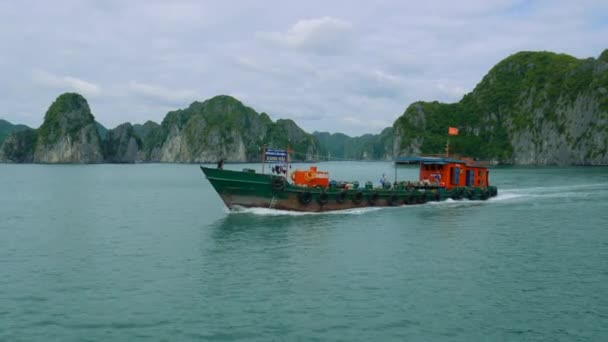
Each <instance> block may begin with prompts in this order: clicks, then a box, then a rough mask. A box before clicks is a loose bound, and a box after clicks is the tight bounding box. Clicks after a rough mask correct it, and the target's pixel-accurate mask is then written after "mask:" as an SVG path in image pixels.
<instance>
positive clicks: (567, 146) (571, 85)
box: [393, 52, 608, 164]
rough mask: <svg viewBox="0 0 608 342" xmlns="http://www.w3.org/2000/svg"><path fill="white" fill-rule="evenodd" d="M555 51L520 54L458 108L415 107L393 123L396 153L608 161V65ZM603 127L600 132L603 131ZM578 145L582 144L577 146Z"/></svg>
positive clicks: (489, 76)
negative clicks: (455, 131) (454, 130)
mask: <svg viewBox="0 0 608 342" xmlns="http://www.w3.org/2000/svg"><path fill="white" fill-rule="evenodd" d="M605 54H606V52H604V53H603V54H602V56H601V57H600V59H599V60H596V59H593V58H589V59H576V58H574V57H572V56H568V55H564V54H555V53H551V52H519V53H516V54H514V55H512V56H509V57H508V58H506V59H505V60H503V61H501V62H500V63H498V64H497V65H496V66H494V67H493V68H492V69H491V70H490V72H489V73H488V74H487V75H486V76H485V77H484V78H483V79H482V80H481V82H480V83H479V84H478V85H477V86H476V87H475V89H474V90H473V91H472V92H471V93H469V94H466V95H465V96H464V97H463V98H462V100H461V101H459V102H457V103H451V104H446V103H439V102H416V103H413V104H412V105H410V106H409V107H408V108H407V109H406V111H405V113H404V114H403V115H402V116H401V117H400V118H398V119H397V121H396V122H395V124H394V125H393V127H394V129H395V137H396V139H395V148H396V151H397V153H398V154H400V155H403V154H412V153H414V154H420V153H422V154H438V153H444V148H445V144H446V140H447V128H448V127H449V126H454V127H458V128H460V135H458V136H456V137H452V138H450V146H451V151H452V152H454V153H459V154H464V155H469V156H473V157H477V158H483V159H490V160H494V161H497V162H502V163H515V164H597V163H606V162H607V161H608V156H607V155H606V154H605V153H599V154H598V153H595V154H593V157H589V156H587V157H585V152H586V151H589V150H591V151H598V149H599V151H600V152H601V150H602V146H600V144H599V143H598V141H601V140H602V139H603V140H604V141H605V139H606V133H605V132H604V133H601V132H600V131H601V130H602V129H601V127H604V128H605V127H606V125H607V124H608V91H607V89H608V64H607V63H606V61H604V60H603V59H604V58H605V57H606V56H605ZM597 127H600V129H599V131H598V129H597ZM577 141H578V145H576V144H574V142H577Z"/></svg>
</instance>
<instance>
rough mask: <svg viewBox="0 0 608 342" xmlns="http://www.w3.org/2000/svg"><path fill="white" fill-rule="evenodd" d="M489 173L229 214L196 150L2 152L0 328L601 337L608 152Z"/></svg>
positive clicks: (141, 335)
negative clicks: (426, 197) (410, 200)
mask: <svg viewBox="0 0 608 342" xmlns="http://www.w3.org/2000/svg"><path fill="white" fill-rule="evenodd" d="M318 166H319V167H320V168H322V169H327V170H329V171H331V175H332V177H334V176H335V177H336V178H339V179H358V180H360V181H365V180H368V179H369V180H373V181H376V182H377V180H378V179H379V178H380V176H381V174H382V173H386V174H387V176H389V177H392V175H393V169H392V167H391V165H390V164H389V163H321V164H319V165H318ZM242 167H243V165H227V166H226V168H233V169H241V168H242ZM248 167H249V166H248ZM416 174H417V171H416V169H415V168H402V169H399V176H400V177H402V178H408V179H413V178H416ZM491 182H492V183H493V184H494V185H497V186H498V187H499V196H498V197H497V198H493V199H491V200H489V201H487V202H480V201H463V202H453V201H449V202H441V203H429V204H425V205H417V206H408V207H399V208H386V209H371V210H355V211H349V212H345V213H328V214H304V215H298V214H289V213H285V212H277V211H272V210H263V209H261V210H260V209H255V210H245V211H244V212H241V213H236V214H234V213H233V214H228V213H227V212H226V209H225V208H224V206H223V204H222V203H221V201H220V199H219V197H218V196H217V195H216V194H215V193H214V192H213V190H212V188H211V186H210V184H209V183H208V182H207V181H206V180H205V179H204V178H203V176H202V173H201V172H200V170H199V169H198V166H197V165H90V166H89V165H87V166H69V165H47V166H44V165H0V340H1V341H5V340H7V341H47V340H56V341H106V340H110V341H138V340H145V341H149V340H167V341H176V340H218V341H233V340H260V341H269V340H322V341H325V340H344V341H355V340H360V341H369V340H376V341H389V340H398V341H401V340H411V341H605V340H608V168H497V169H493V170H492V171H491Z"/></svg>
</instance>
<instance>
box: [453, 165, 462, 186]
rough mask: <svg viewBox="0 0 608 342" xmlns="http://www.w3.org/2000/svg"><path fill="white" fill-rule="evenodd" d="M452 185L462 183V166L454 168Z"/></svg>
mask: <svg viewBox="0 0 608 342" xmlns="http://www.w3.org/2000/svg"><path fill="white" fill-rule="evenodd" d="M451 173H452V185H458V183H460V168H457V167H453V168H452V172H451Z"/></svg>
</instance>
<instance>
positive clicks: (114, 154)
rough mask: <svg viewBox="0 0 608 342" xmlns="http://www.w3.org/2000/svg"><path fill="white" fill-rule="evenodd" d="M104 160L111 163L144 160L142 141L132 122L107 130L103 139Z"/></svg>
mask: <svg viewBox="0 0 608 342" xmlns="http://www.w3.org/2000/svg"><path fill="white" fill-rule="evenodd" d="M103 147H104V148H103V151H104V160H105V161H106V162H110V163H135V162H142V161H144V158H143V157H144V156H143V151H142V147H143V144H142V141H141V139H140V138H139V137H138V136H137V134H136V133H135V130H134V129H133V126H132V125H131V124H130V123H128V122H127V123H124V124H122V125H119V126H117V127H116V128H114V129H112V130H109V131H107V133H106V136H105V139H104V140H103Z"/></svg>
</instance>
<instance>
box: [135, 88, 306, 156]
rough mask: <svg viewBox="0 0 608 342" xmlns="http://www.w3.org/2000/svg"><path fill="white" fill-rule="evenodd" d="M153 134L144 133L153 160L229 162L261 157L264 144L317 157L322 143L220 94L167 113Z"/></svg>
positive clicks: (284, 122)
mask: <svg viewBox="0 0 608 342" xmlns="http://www.w3.org/2000/svg"><path fill="white" fill-rule="evenodd" d="M152 134H153V135H154V137H153V138H152V139H146V138H144V139H143V141H144V144H145V145H146V148H147V149H148V150H147V151H146V153H147V154H148V155H149V156H150V159H151V160H152V161H154V160H158V161H161V162H185V163H206V162H216V161H217V160H219V159H220V158H222V159H225V160H228V161H239V162H245V161H250V162H251V161H259V160H260V156H261V148H262V146H264V145H267V146H273V147H277V148H279V147H287V146H290V147H291V148H292V149H294V150H296V151H303V153H302V155H300V156H298V155H295V156H294V157H295V159H297V160H303V159H308V160H310V159H313V157H314V156H315V155H316V154H318V143H317V141H316V140H315V139H314V137H313V136H311V135H310V134H307V133H305V132H304V131H302V129H300V128H299V127H298V126H297V125H296V124H295V123H294V122H293V121H291V120H278V121H277V122H276V123H274V122H272V120H270V118H269V117H268V115H266V114H265V113H262V114H258V113H256V112H255V111H254V110H253V109H251V108H249V107H246V106H244V105H243V104H242V103H241V102H239V101H238V100H236V99H235V98H232V97H230V96H216V97H214V98H212V99H209V100H207V101H205V102H194V103H192V104H191V105H190V106H189V107H188V108H186V109H182V110H177V111H173V112H170V113H168V114H167V116H166V117H165V119H164V120H163V122H162V124H161V126H160V130H159V131H154V130H153V133H152Z"/></svg>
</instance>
